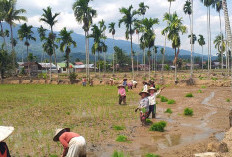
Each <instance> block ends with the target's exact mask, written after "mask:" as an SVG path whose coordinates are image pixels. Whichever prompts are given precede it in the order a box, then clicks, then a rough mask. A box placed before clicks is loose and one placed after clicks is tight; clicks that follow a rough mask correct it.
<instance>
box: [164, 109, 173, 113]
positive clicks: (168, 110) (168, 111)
mask: <svg viewBox="0 0 232 157" xmlns="http://www.w3.org/2000/svg"><path fill="white" fill-rule="evenodd" d="M164 113H170V114H172V109H170V108H168V109H167V110H166V111H165V112H164Z"/></svg>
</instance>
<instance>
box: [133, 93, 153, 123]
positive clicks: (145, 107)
mask: <svg viewBox="0 0 232 157" xmlns="http://www.w3.org/2000/svg"><path fill="white" fill-rule="evenodd" d="M139 95H140V96H141V100H140V101H139V106H138V107H137V109H136V110H135V112H137V110H140V120H141V122H142V123H144V124H145V123H146V118H148V112H149V99H148V96H149V95H150V94H149V93H148V92H147V90H143V91H142V92H140V93H139Z"/></svg>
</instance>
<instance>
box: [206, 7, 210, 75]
mask: <svg viewBox="0 0 232 157" xmlns="http://www.w3.org/2000/svg"><path fill="white" fill-rule="evenodd" d="M207 34H208V73H210V68H209V66H210V63H209V62H210V60H209V45H210V44H209V7H207Z"/></svg>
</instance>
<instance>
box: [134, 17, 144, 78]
mask: <svg viewBox="0 0 232 157" xmlns="http://www.w3.org/2000/svg"><path fill="white" fill-rule="evenodd" d="M141 27H142V26H141V21H139V20H138V21H136V22H135V31H136V34H137V35H138V45H140V32H141ZM142 60H143V59H142ZM142 62H143V61H142ZM137 74H139V52H137Z"/></svg>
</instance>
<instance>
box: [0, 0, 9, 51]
mask: <svg viewBox="0 0 232 157" xmlns="http://www.w3.org/2000/svg"><path fill="white" fill-rule="evenodd" d="M6 3H7V2H6V0H1V1H0V26H1V32H0V36H1V37H2V38H3V43H4V46H5V47H6V39H5V36H6V35H5V33H4V30H3V26H2V22H3V21H4V20H5V17H6V12H5V6H6Z"/></svg>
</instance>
